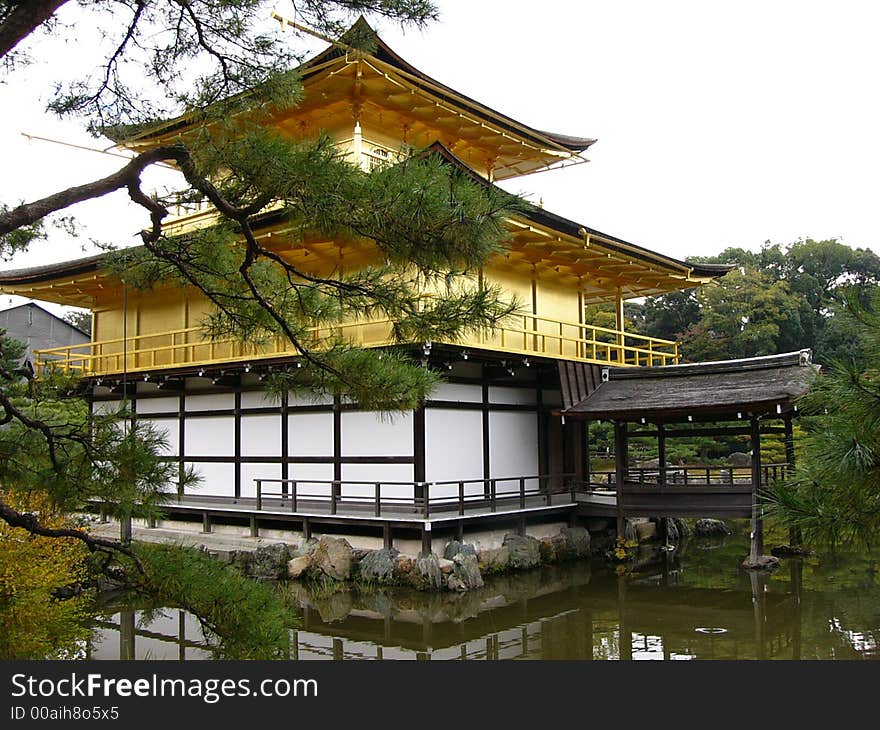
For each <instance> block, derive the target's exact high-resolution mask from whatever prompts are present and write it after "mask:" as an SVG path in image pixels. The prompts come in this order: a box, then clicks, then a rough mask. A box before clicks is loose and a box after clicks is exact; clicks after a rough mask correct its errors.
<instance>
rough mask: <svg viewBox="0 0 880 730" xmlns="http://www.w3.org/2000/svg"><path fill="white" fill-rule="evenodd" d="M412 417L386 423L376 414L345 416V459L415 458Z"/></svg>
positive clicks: (343, 447) (364, 413)
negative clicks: (354, 457)
mask: <svg viewBox="0 0 880 730" xmlns="http://www.w3.org/2000/svg"><path fill="white" fill-rule="evenodd" d="M412 453H413V416H412V413H409V412H408V413H403V414H395V415H394V417H393V419H389V418H385V419H382V418H380V417H379V415H378V414H377V413H374V412H372V411H350V412H345V413H343V414H342V455H343V456H412Z"/></svg>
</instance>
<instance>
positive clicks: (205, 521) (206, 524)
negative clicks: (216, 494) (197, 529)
mask: <svg viewBox="0 0 880 730" xmlns="http://www.w3.org/2000/svg"><path fill="white" fill-rule="evenodd" d="M202 532H211V515H210V514H208V513H207V512H202Z"/></svg>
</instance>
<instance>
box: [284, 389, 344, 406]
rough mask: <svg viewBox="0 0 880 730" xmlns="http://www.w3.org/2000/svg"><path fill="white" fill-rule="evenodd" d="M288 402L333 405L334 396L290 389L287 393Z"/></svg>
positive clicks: (308, 404)
mask: <svg viewBox="0 0 880 730" xmlns="http://www.w3.org/2000/svg"><path fill="white" fill-rule="evenodd" d="M287 404H288V405H289V406H320V405H325V406H332V405H333V396H332V395H320V394H312V393H298V392H295V391H290V393H288V395H287Z"/></svg>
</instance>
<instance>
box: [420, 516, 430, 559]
mask: <svg viewBox="0 0 880 730" xmlns="http://www.w3.org/2000/svg"><path fill="white" fill-rule="evenodd" d="M422 553H423V554H425V555H430V554H431V523H430V522H427V521H426V522H425V523H424V524H423V525H422Z"/></svg>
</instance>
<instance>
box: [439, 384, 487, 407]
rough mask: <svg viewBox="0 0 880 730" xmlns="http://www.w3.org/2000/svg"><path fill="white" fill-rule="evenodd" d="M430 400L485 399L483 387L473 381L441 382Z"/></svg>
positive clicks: (458, 400)
mask: <svg viewBox="0 0 880 730" xmlns="http://www.w3.org/2000/svg"><path fill="white" fill-rule="evenodd" d="M429 400H448V401H457V402H459V403H480V402H481V401H482V400H483V388H482V386H480V385H474V384H472V383H440V385H438V386H437V388H436V389H435V390H434V392H433V393H431V396H430V398H429Z"/></svg>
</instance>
